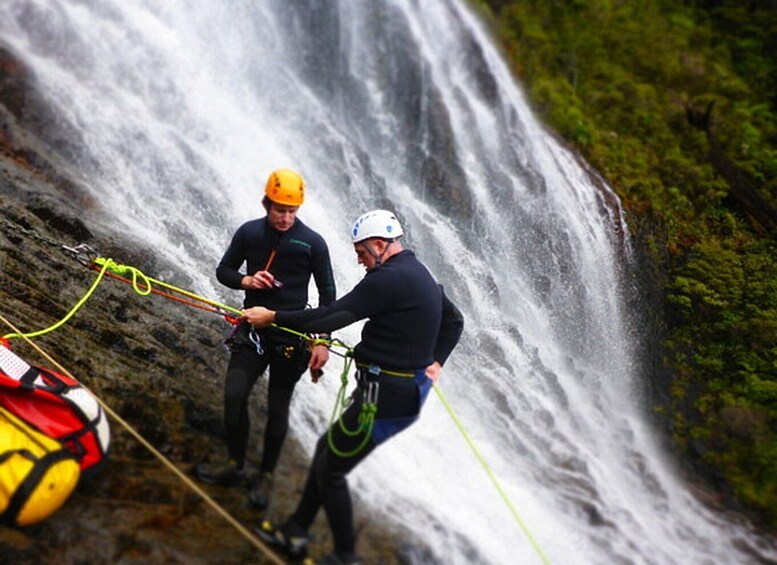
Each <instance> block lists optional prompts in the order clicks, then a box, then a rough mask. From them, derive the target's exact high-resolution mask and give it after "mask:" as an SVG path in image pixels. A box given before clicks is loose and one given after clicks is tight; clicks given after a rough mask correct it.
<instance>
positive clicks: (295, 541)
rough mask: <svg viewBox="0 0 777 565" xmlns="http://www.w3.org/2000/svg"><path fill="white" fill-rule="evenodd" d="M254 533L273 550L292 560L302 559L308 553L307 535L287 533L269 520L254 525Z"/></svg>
mask: <svg viewBox="0 0 777 565" xmlns="http://www.w3.org/2000/svg"><path fill="white" fill-rule="evenodd" d="M254 533H255V534H256V535H257V536H258V537H259V539H260V540H262V541H263V542H265V543H266V544H267V545H269V546H270V547H271V548H272V549H273V550H275V551H276V552H278V553H281V554H283V555H285V556H286V557H288V558H289V559H293V560H302V559H304V558H305V556H307V554H308V537H307V536H292V535H287V534H286V533H285V532H284V531H283V528H282V527H281V528H276V527H275V525H274V524H273V523H272V522H270V521H269V520H264V521H262V523H261V524H259V525H258V526H255V527H254Z"/></svg>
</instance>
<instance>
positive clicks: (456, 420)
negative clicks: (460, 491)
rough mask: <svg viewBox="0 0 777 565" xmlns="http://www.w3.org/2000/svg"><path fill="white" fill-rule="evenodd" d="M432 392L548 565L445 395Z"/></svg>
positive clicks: (546, 564)
mask: <svg viewBox="0 0 777 565" xmlns="http://www.w3.org/2000/svg"><path fill="white" fill-rule="evenodd" d="M434 391H435V392H436V393H437V396H438V398H439V399H440V401H441V402H442V405H443V406H445V409H446V410H447V411H448V414H450V417H451V419H452V420H453V422H454V423H455V424H456V427H457V428H459V431H460V432H461V435H462V436H464V439H465V440H466V441H467V444H468V445H469V447H470V449H472V452H473V453H474V454H475V457H476V458H477V460H478V462H479V463H480V465H481V466H482V467H483V469H484V470H485V471H486V474H487V475H488V477H489V478H490V479H491V482H492V483H494V486H495V487H496V490H497V492H499V495H500V496H501V497H502V500H504V502H505V504H507V507H508V508H509V509H510V512H511V513H512V514H513V517H514V518H515V521H516V522H517V523H518V525H519V526H520V528H521V530H522V531H523V533H524V535H525V536H526V538H527V539H528V540H529V543H530V544H531V546H532V547H533V548H534V551H535V552H536V553H537V555H538V556H539V558H540V561H542V562H543V563H544V564H545V565H549V563H550V561H548V558H547V557H546V556H545V553H544V552H543V551H542V548H541V547H540V546H539V544H538V543H537V541H536V540H535V539H534V536H532V534H531V532H530V531H529V528H528V527H527V526H526V523H525V522H524V521H523V519H522V518H521V515H520V514H518V510H516V509H515V506H513V503H512V501H511V500H510V497H509V496H508V495H507V493H506V492H505V490H504V488H502V484H501V483H500V482H499V479H497V478H496V475H494V473H493V471H492V470H491V467H490V466H489V465H488V462H487V461H486V460H485V458H484V457H483V456H482V455H481V454H480V450H478V448H477V446H476V445H475V442H473V441H472V438H471V437H470V436H469V434H468V433H467V430H465V429H464V426H463V425H462V423H461V421H460V420H459V418H458V416H456V413H455V412H454V411H453V408H452V407H451V405H450V403H449V402H448V400H447V399H446V398H445V395H444V394H443V393H442V390H441V389H440V387H439V385H437V384H435V385H434Z"/></svg>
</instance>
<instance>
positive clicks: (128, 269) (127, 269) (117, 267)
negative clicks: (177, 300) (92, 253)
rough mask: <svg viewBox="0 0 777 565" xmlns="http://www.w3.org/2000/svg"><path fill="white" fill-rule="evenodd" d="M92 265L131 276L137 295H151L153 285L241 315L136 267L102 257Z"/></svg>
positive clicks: (233, 309)
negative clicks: (140, 284) (140, 280)
mask: <svg viewBox="0 0 777 565" xmlns="http://www.w3.org/2000/svg"><path fill="white" fill-rule="evenodd" d="M94 263H95V264H96V265H102V266H103V269H105V268H108V269H110V270H111V271H112V272H114V273H116V274H117V275H125V274H127V273H129V274H131V275H132V286H133V288H134V289H135V291H136V292H137V293H138V294H141V295H144V296H145V295H148V294H150V293H151V284H152V283H153V284H155V285H157V286H161V287H163V288H166V289H168V290H172V291H174V292H177V293H178V294H182V295H183V296H188V297H189V298H194V299H195V300H199V301H200V302H203V303H205V304H210V305H211V306H215V307H217V308H221V309H223V310H226V311H227V312H232V313H233V314H237V315H240V314H242V313H243V311H242V310H239V309H238V308H233V307H231V306H227V305H226V304H222V303H220V302H216V301H215V300H211V299H210V298H205V297H204V296H200V295H198V294H195V293H193V292H190V291H188V290H185V289H183V288H179V287H177V286H173V285H171V284H168V283H166V282H164V281H160V280H157V279H154V278H151V277H149V276H148V275H146V274H144V273H143V272H142V271H141V270H140V269H138V268H137V267H132V266H130V265H121V264H119V263H115V262H114V261H113V260H111V259H105V258H104V257H98V258H97V259H95V260H94ZM138 277H140V278H142V279H143V284H144V285H145V287H146V288H145V289H144V291H143V292H141V289H140V288H139V287H138V285H137V278H138Z"/></svg>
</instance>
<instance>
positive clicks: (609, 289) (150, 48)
mask: <svg viewBox="0 0 777 565" xmlns="http://www.w3.org/2000/svg"><path fill="white" fill-rule="evenodd" d="M461 4H462V3H461V2H460V1H458V0H424V1H423V2H419V1H413V0H395V1H391V2H388V1H369V0H358V1H357V0H342V1H340V2H337V1H335V0H328V1H325V2H320V1H312V0H309V1H305V0H299V1H296V2H284V1H282V0H275V1H265V2H250V3H249V2H237V1H231V0H230V1H224V2H205V1H194V2H193V1H183V0H166V1H165V2H157V1H155V0H99V1H98V0H93V1H90V0H4V1H3V2H2V4H0V39H1V40H2V42H4V43H5V44H6V46H7V47H8V48H10V49H11V50H12V51H13V52H14V53H15V55H16V56H18V57H19V58H20V59H21V60H22V61H24V62H25V64H26V65H28V66H29V68H30V69H31V70H32V71H33V73H34V76H35V79H36V87H37V89H38V91H39V92H40V94H41V95H42V96H43V97H44V98H45V99H46V101H47V102H48V103H49V104H50V105H51V106H52V108H54V111H55V113H56V116H57V119H58V124H59V125H58V127H59V128H61V130H62V131H64V132H67V136H66V140H65V141H64V142H63V141H62V140H60V143H59V144H58V145H57V146H56V147H54V148H53V149H54V150H55V151H58V152H59V153H60V154H61V156H62V157H63V158H64V159H66V160H68V161H69V162H70V163H71V164H72V165H73V166H74V167H75V168H77V170H78V171H79V172H80V174H81V176H82V180H83V182H84V183H85V184H86V185H87V186H88V187H89V188H90V190H91V191H92V192H93V197H94V198H95V199H96V200H97V201H98V202H99V203H100V204H101V205H102V206H103V208H104V210H105V214H106V216H107V217H106V219H107V220H108V221H111V222H113V223H116V224H118V225H120V226H122V229H123V231H124V232H125V233H127V234H130V236H131V237H133V238H134V239H136V240H138V241H139V242H142V244H144V245H145V246H147V247H148V248H149V249H154V250H156V252H157V253H160V254H162V255H164V256H165V257H166V258H167V259H169V260H171V261H174V262H175V263H177V264H179V265H180V266H181V267H182V268H183V269H185V270H186V271H187V272H190V273H201V277H200V278H199V279H197V280H196V285H197V289H196V290H198V291H199V292H202V293H204V294H206V295H214V294H216V293H220V292H222V290H223V289H222V288H221V287H219V285H218V284H217V283H216V282H215V280H214V277H213V272H214V267H215V264H216V262H217V261H218V258H219V257H220V256H221V253H222V252H223V250H224V248H225V247H226V244H227V243H228V239H229V236H230V234H231V233H232V231H233V230H234V229H235V228H236V227H237V226H238V225H239V224H240V223H241V222H243V221H245V220H247V219H249V218H251V217H255V216H257V215H259V214H260V213H261V209H260V206H259V197H260V190H261V189H260V187H261V186H262V183H263V181H264V179H265V178H266V176H267V174H268V173H269V172H270V171H271V170H272V169H274V168H277V167H283V166H289V167H292V168H295V169H297V170H299V171H300V172H302V174H303V175H304V176H305V178H306V179H307V181H308V185H309V187H310V190H309V202H308V203H306V204H305V206H304V208H303V209H302V211H301V217H302V218H303V219H304V220H305V221H306V222H307V223H309V224H310V225H312V226H313V227H314V228H315V229H317V230H318V231H320V232H321V233H322V234H324V235H325V236H326V238H327V240H328V242H329V244H330V247H331V250H332V255H333V257H334V266H335V271H336V276H337V282H338V286H339V288H340V289H341V290H343V289H349V288H350V287H351V286H352V285H353V284H354V283H355V282H356V281H357V280H358V279H359V278H360V277H361V276H362V273H361V270H360V269H359V268H358V267H357V266H356V264H355V261H354V257H353V250H352V248H351V246H350V245H349V243H348V238H347V233H348V227H349V225H350V222H351V221H352V219H353V218H355V217H356V216H358V215H359V214H361V213H362V212H363V211H365V210H368V209H371V208H375V207H382V206H391V207H392V208H394V209H396V211H397V212H398V213H399V214H400V215H401V217H402V218H403V221H404V222H405V224H406V226H407V231H408V232H409V234H408V237H407V240H408V241H407V242H408V244H409V246H410V247H412V248H414V249H415V250H416V252H417V253H418V255H419V256H420V257H421V258H422V260H424V261H425V262H426V263H427V264H428V265H429V266H430V267H431V269H432V270H433V271H434V273H435V274H436V276H437V277H438V278H439V280H440V281H441V282H442V283H443V284H444V285H445V286H446V288H447V291H448V293H449V295H450V296H451V297H452V298H453V299H454V300H455V301H456V302H457V303H458V304H459V305H460V306H461V307H462V310H463V311H464V313H465V316H466V328H465V334H464V337H463V341H462V343H461V345H460V346H459V348H458V349H457V350H456V351H455V352H454V354H453V356H452V357H451V359H450V362H449V364H448V366H446V368H445V371H444V375H443V379H442V381H441V382H442V386H443V388H444V390H445V391H446V396H447V397H448V398H449V400H450V401H451V403H452V405H453V407H454V408H455V409H456V411H457V413H458V415H459V416H460V418H461V420H462V421H463V422H464V424H465V426H466V427H467V429H468V431H469V432H470V434H471V435H472V437H473V439H474V440H475V442H476V443H477V444H478V445H479V447H480V449H481V451H482V453H483V455H484V457H485V458H486V460H487V461H488V462H489V464H490V465H491V467H492V469H493V471H494V473H495V474H496V475H497V476H498V477H500V479H501V481H502V483H503V486H504V488H505V490H506V492H507V493H508V495H509V497H510V499H511V500H512V501H513V503H514V505H515V507H516V508H517V509H518V511H519V512H520V514H521V516H522V517H523V519H524V520H525V522H526V524H527V525H528V527H529V529H530V530H531V531H532V533H533V535H534V537H535V539H536V540H537V542H538V544H539V545H540V546H541V547H542V549H543V551H544V552H545V553H546V555H547V556H548V558H549V560H550V561H551V562H552V563H559V564H561V563H569V564H573V563H574V564H579V563H590V564H611V563H650V564H671V563H678V564H680V563H682V564H688V563H715V564H721V563H731V564H736V563H744V562H746V561H749V560H753V559H761V560H763V561H766V560H768V559H772V560H774V559H777V552H775V548H774V545H773V543H771V545H770V542H769V541H768V540H763V539H761V538H759V537H758V535H757V534H756V533H755V532H754V531H753V530H752V528H751V527H750V526H748V525H747V524H746V523H744V522H741V523H740V522H739V521H736V520H734V519H733V518H731V517H730V516H724V515H720V514H716V513H714V512H712V511H710V510H709V509H707V508H705V507H704V506H703V505H702V504H700V503H699V502H698V501H696V500H695V498H694V497H693V496H692V494H691V493H690V492H689V491H688V489H687V488H686V486H685V485H684V484H683V483H682V482H681V481H680V480H679V479H678V477H677V475H676V474H675V472H674V471H673V469H672V466H671V464H670V462H669V461H668V458H667V457H666V456H665V454H663V453H662V451H661V449H660V448H659V447H658V445H657V442H656V441H655V440H654V438H653V436H654V434H655V432H654V430H652V429H651V428H650V426H649V425H648V423H647V422H646V419H645V417H644V414H645V412H646V411H647V410H646V407H645V406H644V402H643V399H642V398H641V395H640V390H641V386H640V383H639V382H637V380H638V377H639V367H636V366H635V365H634V363H635V351H636V349H637V346H636V344H635V343H633V339H634V337H633V336H632V335H631V334H632V332H631V331H630V328H629V323H628V317H627V312H625V308H624V301H623V297H622V296H621V289H623V287H624V282H623V280H624V278H625V275H626V274H627V273H626V272H625V270H626V269H628V251H629V250H628V241H627V240H626V239H625V238H624V236H623V234H622V218H620V216H619V212H618V208H617V206H614V205H613V203H614V202H615V201H616V199H615V198H614V197H613V195H612V194H611V193H609V192H608V191H607V190H606V189H605V188H601V187H600V188H597V186H596V185H595V183H594V182H593V180H592V179H591V177H590V176H589V175H588V174H587V173H586V171H585V170H584V169H583V168H582V167H581V166H580V164H579V163H577V162H576V160H575V159H574V158H573V157H572V156H571V155H570V154H569V153H568V152H567V151H565V150H564V149H563V148H561V147H560V146H559V145H558V144H557V143H556V142H555V141H554V140H553V139H552V138H551V137H550V136H548V135H547V134H546V133H545V132H544V131H543V130H542V128H541V127H540V126H539V125H538V124H537V123H536V121H535V119H534V118H533V117H532V115H531V113H530V112H529V110H528V108H527V105H526V103H525V101H524V99H523V95H522V93H521V91H520V89H519V88H518V87H517V86H516V84H515V83H514V82H513V80H512V78H511V77H510V76H509V73H508V71H507V69H506V68H505V66H504V64H503V63H502V62H501V61H500V59H499V56H498V54H497V52H496V51H495V49H494V48H493V47H492V46H491V44H490V42H489V40H488V38H487V37H486V35H485V34H484V33H483V31H482V30H481V28H480V26H479V25H478V24H477V22H476V21H475V19H474V18H473V17H472V16H471V15H470V14H469V13H468V11H467V10H466V9H465V7H464V6H462V5H461ZM225 296H226V295H225ZM227 298H228V299H230V300H231V301H233V302H236V301H237V299H238V297H237V296H235V295H228V296H227ZM340 337H341V339H344V340H345V341H348V342H350V343H352V344H353V343H355V341H356V340H357V339H358V333H357V331H356V330H354V329H350V330H348V331H345V332H342V335H341V336H340ZM335 385H336V383H334V382H332V383H330V384H329V386H328V388H327V387H326V386H325V387H300V388H301V389H303V390H300V391H299V392H298V394H297V397H296V398H295V404H294V406H295V408H294V414H295V416H294V420H295V421H294V423H293V429H294V430H295V432H296V433H297V434H298V435H299V436H300V438H301V439H302V441H303V443H304V444H305V445H306V446H307V447H308V448H310V449H312V445H313V442H314V440H315V438H316V437H317V435H318V434H319V433H320V431H321V428H322V425H323V422H324V421H325V418H326V415H327V414H328V411H329V409H330V407H331V402H332V401H333V398H334V393H333V388H334V386H335ZM302 413H308V414H310V413H312V414H315V415H317V416H318V420H317V422H315V423H311V421H310V420H311V419H309V418H307V419H303V418H302V417H301V416H300V414H302ZM352 484H353V485H354V490H355V491H356V492H357V493H359V496H360V499H361V500H362V501H363V503H364V504H366V505H369V507H370V508H371V509H373V510H374V511H375V512H377V513H379V514H380V515H382V516H384V517H385V519H386V520H393V521H396V522H398V523H402V524H406V525H410V526H411V527H412V528H413V530H414V531H415V532H418V534H419V536H420V540H423V543H426V544H428V546H429V548H430V549H431V551H432V553H433V557H432V559H434V560H435V561H438V562H445V563H450V564H459V563H461V564H465V563H473V562H477V563H500V564H501V563H533V562H539V560H538V557H537V555H536V553H535V552H534V551H533V549H532V548H531V546H530V544H529V543H528V542H527V540H526V538H525V537H524V536H523V534H522V533H521V531H520V529H519V528H518V526H517V524H516V523H515V521H514V520H513V517H512V515H511V514H510V512H509V511H508V509H507V507H506V505H505V504H504V501H503V500H502V499H501V498H500V497H499V496H498V494H497V493H496V491H495V490H494V488H493V487H492V485H491V483H490V482H489V481H488V478H487V476H486V474H485V473H484V471H483V469H482V468H481V467H480V466H479V465H478V463H477V461H476V460H475V458H474V457H473V456H472V454H471V452H470V451H469V449H468V447H467V446H466V444H465V442H464V441H463V439H462V437H461V436H460V435H459V433H458V431H457V430H456V428H455V427H454V426H453V424H452V422H451V421H450V419H449V417H448V415H447V413H445V411H444V410H443V408H442V406H441V405H440V403H439V402H437V401H436V399H435V398H434V397H432V398H430V401H429V402H428V403H427V407H426V409H425V412H424V414H423V417H422V419H421V421H420V422H419V423H418V424H416V425H415V426H414V427H412V428H410V429H409V430H408V431H407V432H405V433H403V434H401V435H400V436H399V437H397V438H396V439H395V440H392V441H391V442H389V443H388V444H387V445H386V446H384V447H382V448H381V449H379V450H377V451H376V452H375V454H374V455H372V456H371V457H370V458H369V459H368V460H367V461H366V462H365V463H364V464H363V465H362V466H360V467H359V468H357V470H356V471H355V472H354V473H353V475H352ZM357 512H359V510H358V509H357ZM419 543H420V541H419ZM427 559H428V557H427Z"/></svg>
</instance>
